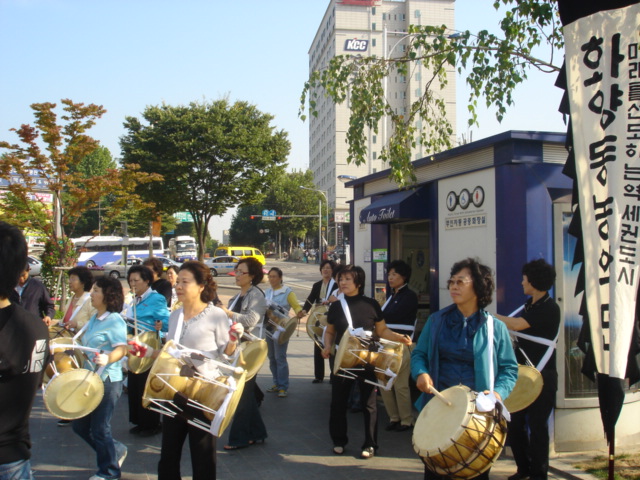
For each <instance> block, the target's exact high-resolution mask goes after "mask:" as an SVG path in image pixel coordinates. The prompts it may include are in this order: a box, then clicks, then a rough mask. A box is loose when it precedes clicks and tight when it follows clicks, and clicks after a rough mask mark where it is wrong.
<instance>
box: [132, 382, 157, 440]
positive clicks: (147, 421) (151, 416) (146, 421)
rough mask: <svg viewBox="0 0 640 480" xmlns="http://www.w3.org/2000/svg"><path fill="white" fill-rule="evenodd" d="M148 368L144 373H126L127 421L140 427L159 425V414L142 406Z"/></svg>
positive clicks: (146, 427)
mask: <svg viewBox="0 0 640 480" xmlns="http://www.w3.org/2000/svg"><path fill="white" fill-rule="evenodd" d="M149 372H150V370H147V371H146V372H144V373H131V372H129V373H128V374H127V389H128V395H127V396H128V397H129V398H128V399H129V421H130V422H131V423H133V424H134V425H138V426H139V427H141V428H144V429H148V428H156V427H158V426H159V425H160V414H159V413H158V412H153V411H151V410H147V409H146V408H144V407H143V406H142V395H143V394H144V386H145V384H146V383H147V377H148V376H149Z"/></svg>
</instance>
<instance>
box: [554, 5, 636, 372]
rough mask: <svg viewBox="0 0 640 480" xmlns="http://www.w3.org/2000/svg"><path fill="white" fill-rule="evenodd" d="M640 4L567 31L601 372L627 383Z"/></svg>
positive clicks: (589, 290) (589, 292) (589, 294)
mask: <svg viewBox="0 0 640 480" xmlns="http://www.w3.org/2000/svg"><path fill="white" fill-rule="evenodd" d="M639 24H640V5H638V4H636V5H631V6H629V7H626V8H621V9H616V10H608V11H604V12H599V13H596V14H593V15H591V16H589V17H585V18H582V19H580V20H578V21H576V22H573V23H571V24H570V25H567V26H565V27H564V38H565V42H566V60H567V68H566V71H567V83H568V92H569V99H570V103H571V122H572V125H573V143H574V155H575V164H576V178H577V182H578V194H579V204H580V215H581V220H582V235H583V244H584V257H585V258H584V271H585V293H584V295H585V299H586V303H587V308H588V311H589V318H590V329H591V339H592V342H593V346H594V351H595V352H596V355H595V360H596V364H597V368H598V372H600V373H604V374H609V375H610V376H612V377H616V378H624V376H625V368H626V362H627V353H628V351H629V344H630V339H631V333H632V328H633V320H634V315H635V295H636V291H637V289H638V227H639V226H640V53H639V52H638V44H639V42H640V38H639V34H638V25H639Z"/></svg>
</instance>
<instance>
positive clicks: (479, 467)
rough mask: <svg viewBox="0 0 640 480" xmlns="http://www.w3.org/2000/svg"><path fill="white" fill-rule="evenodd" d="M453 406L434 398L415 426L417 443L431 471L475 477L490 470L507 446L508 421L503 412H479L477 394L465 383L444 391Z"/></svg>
mask: <svg viewBox="0 0 640 480" xmlns="http://www.w3.org/2000/svg"><path fill="white" fill-rule="evenodd" d="M441 393H442V395H443V396H444V397H445V398H447V400H449V401H450V402H451V403H452V405H451V406H447V405H446V404H445V403H443V402H442V401H441V400H440V399H438V398H433V399H431V401H429V403H428V404H427V405H426V406H425V408H424V409H423V410H422V412H421V413H420V415H419V417H418V421H417V422H416V425H415V427H414V435H413V446H414V449H415V451H416V453H418V455H420V457H421V459H422V461H423V462H424V464H425V465H426V466H427V468H428V469H429V470H431V471H432V472H433V473H435V474H437V475H440V476H447V477H449V478H457V479H463V480H467V479H471V478H474V477H477V476H478V475H480V474H482V473H484V472H485V471H487V470H488V469H489V468H490V467H491V465H492V464H493V462H494V460H496V459H497V458H498V456H499V455H500V452H502V449H503V448H504V444H505V441H506V437H507V423H506V421H505V419H504V417H502V415H501V414H499V413H496V412H495V411H493V412H478V411H477V410H476V406H475V397H476V395H475V394H474V392H472V391H471V390H470V389H468V388H467V387H464V386H457V387H451V388H448V389H447V390H444V391H443V392H441Z"/></svg>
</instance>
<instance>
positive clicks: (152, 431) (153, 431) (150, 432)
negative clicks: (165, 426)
mask: <svg viewBox="0 0 640 480" xmlns="http://www.w3.org/2000/svg"><path fill="white" fill-rule="evenodd" d="M161 431H162V427H161V426H160V425H158V426H155V427H151V428H143V429H142V430H140V433H138V435H140V436H141V437H152V436H154V435H157V434H159V433H160V432H161Z"/></svg>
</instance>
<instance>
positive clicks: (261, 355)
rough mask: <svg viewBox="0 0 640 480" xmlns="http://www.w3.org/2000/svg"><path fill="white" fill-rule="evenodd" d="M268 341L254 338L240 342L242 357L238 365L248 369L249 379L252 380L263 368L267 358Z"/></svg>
mask: <svg viewBox="0 0 640 480" xmlns="http://www.w3.org/2000/svg"><path fill="white" fill-rule="evenodd" d="M267 351H268V349H267V342H266V341H265V340H253V341H251V342H243V343H241V344H240V359H239V360H238V366H240V367H242V368H244V369H245V370H246V371H247V380H251V379H252V378H253V377H255V376H256V374H257V373H258V372H259V371H260V368H262V364H263V363H264V361H265V360H266V359H267Z"/></svg>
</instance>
